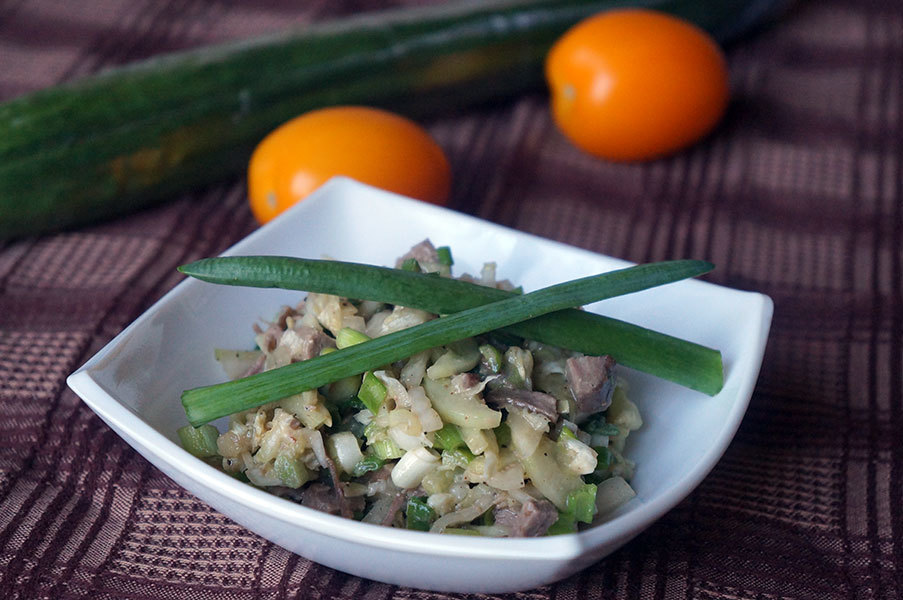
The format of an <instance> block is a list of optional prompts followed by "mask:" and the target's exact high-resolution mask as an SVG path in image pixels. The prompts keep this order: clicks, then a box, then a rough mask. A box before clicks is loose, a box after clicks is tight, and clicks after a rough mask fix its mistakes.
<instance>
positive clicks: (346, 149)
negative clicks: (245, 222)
mask: <svg viewBox="0 0 903 600" xmlns="http://www.w3.org/2000/svg"><path fill="white" fill-rule="evenodd" d="M335 175H345V176H348V177H352V178H354V179H356V180H358V181H361V182H363V183H367V184H370V185H373V186H376V187H380V188H383V189H386V190H389V191H392V192H397V193H399V194H404V195H406V196H411V197H413V198H417V199H420V200H425V201H427V202H431V203H434V204H445V203H446V202H447V201H448V196H449V191H450V188H451V169H450V167H449V163H448V160H447V159H446V157H445V154H443V152H442V149H441V148H440V147H439V145H438V144H436V142H435V141H434V140H433V139H432V138H431V137H430V135H429V134H428V133H427V132H426V131H425V130H424V129H423V128H421V127H420V126H419V125H417V124H416V123H414V122H413V121H410V120H408V119H406V118H404V117H401V116H399V115H396V114H393V113H390V112H387V111H384V110H379V109H375V108H367V107H361V106H338V107H331V108H324V109H320V110H314V111H311V112H309V113H305V114H303V115H301V116H299V117H296V118H294V119H292V120H291V121H288V122H287V123H285V124H283V125H281V126H280V127H278V128H277V129H275V130H274V131H273V132H272V133H270V134H269V135H268V136H267V137H266V138H264V139H263V141H261V142H260V144H259V145H258V146H257V148H256V149H255V150H254V153H253V155H252V156H251V161H250V164H249V166H248V196H249V199H250V204H251V211H252V212H253V214H254V216H255V217H256V218H257V220H258V221H259V222H261V223H266V222H267V221H269V220H270V219H272V218H273V217H275V216H276V215H278V214H280V213H281V212H282V211H284V210H285V209H287V208H288V207H290V206H292V205H293V204H295V203H296V202H299V201H300V200H302V199H303V198H305V197H306V196H307V195H308V194H310V193H311V192H313V191H314V190H315V189H317V188H318V187H320V186H321V185H322V184H323V183H325V182H326V180H327V179H329V178H330V177H333V176H335Z"/></svg>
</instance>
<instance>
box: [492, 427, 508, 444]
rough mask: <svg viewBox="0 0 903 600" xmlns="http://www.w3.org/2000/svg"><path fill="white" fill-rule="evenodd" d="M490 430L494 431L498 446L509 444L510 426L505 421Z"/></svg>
mask: <svg viewBox="0 0 903 600" xmlns="http://www.w3.org/2000/svg"><path fill="white" fill-rule="evenodd" d="M492 431H493V432H495V441H496V442H497V443H498V445H499V446H510V445H511V426H510V425H508V423H507V422H505V423H502V424H501V425H499V426H498V427H496V428H495V429H493V430H492Z"/></svg>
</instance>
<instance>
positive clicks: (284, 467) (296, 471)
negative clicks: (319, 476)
mask: <svg viewBox="0 0 903 600" xmlns="http://www.w3.org/2000/svg"><path fill="white" fill-rule="evenodd" d="M273 470H274V471H276V476H277V477H279V479H280V480H281V481H282V485H284V486H285V487H290V488H293V489H298V488H299V487H301V486H302V485H304V484H305V483H307V482H308V481H310V479H311V474H310V471H308V470H307V467H305V466H304V463H302V462H301V461H300V460H299V459H297V458H290V457H288V456H286V455H284V454H280V455H279V456H277V457H276V460H275V461H273Z"/></svg>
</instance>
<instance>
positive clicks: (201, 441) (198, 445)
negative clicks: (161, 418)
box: [176, 425, 219, 458]
mask: <svg viewBox="0 0 903 600" xmlns="http://www.w3.org/2000/svg"><path fill="white" fill-rule="evenodd" d="M176 433H178V434H179V440H180V441H181V442H182V447H183V448H185V450H187V451H188V452H189V453H190V454H192V455H194V456H197V457H198V458H209V457H211V456H216V455H218V454H219V450H217V448H216V438H218V437H219V431H217V430H216V427H214V426H213V425H201V426H200V427H197V428H195V427H192V426H191V425H186V426H185V427H180V428H179V429H178V431H176Z"/></svg>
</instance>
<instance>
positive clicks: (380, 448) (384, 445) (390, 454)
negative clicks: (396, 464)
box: [368, 438, 404, 460]
mask: <svg viewBox="0 0 903 600" xmlns="http://www.w3.org/2000/svg"><path fill="white" fill-rule="evenodd" d="M368 447H369V448H370V451H371V452H373V454H375V455H376V456H377V457H379V458H381V459H383V460H392V459H393V458H401V457H402V456H403V455H404V450H402V449H401V448H399V447H398V444H396V443H395V442H393V441H392V440H391V439H389V438H386V439H384V440H377V441H375V442H371V443H369V444H368Z"/></svg>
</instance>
